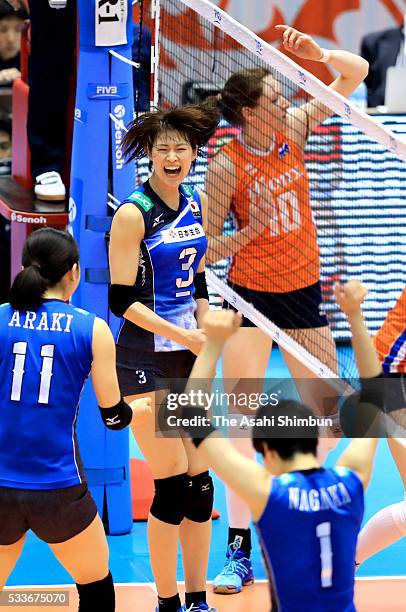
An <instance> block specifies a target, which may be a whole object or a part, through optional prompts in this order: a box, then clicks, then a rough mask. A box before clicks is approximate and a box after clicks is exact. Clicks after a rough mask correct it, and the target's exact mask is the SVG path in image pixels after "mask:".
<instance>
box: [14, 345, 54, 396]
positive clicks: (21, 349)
mask: <svg viewBox="0 0 406 612" xmlns="http://www.w3.org/2000/svg"><path fill="white" fill-rule="evenodd" d="M27 346H28V343H27V342H15V343H14V344H13V353H14V355H15V359H14V368H13V380H12V383H11V398H10V399H11V400H12V401H14V402H19V401H20V399H21V389H22V386H23V378H24V373H25V370H24V366H25V358H26V356H27ZM54 350H55V346H54V345H53V344H44V345H43V346H41V357H42V367H41V372H40V376H41V379H40V386H39V393H38V400H37V401H38V403H39V404H47V403H48V402H49V391H50V388H51V378H52V366H53V362H54Z"/></svg>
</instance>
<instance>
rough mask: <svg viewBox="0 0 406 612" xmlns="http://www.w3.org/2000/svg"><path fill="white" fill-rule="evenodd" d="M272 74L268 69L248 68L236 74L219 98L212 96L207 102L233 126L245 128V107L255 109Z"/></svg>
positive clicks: (229, 80)
mask: <svg viewBox="0 0 406 612" xmlns="http://www.w3.org/2000/svg"><path fill="white" fill-rule="evenodd" d="M270 74H272V73H271V71H270V70H267V69H266V68H247V69H245V70H241V71H240V72H234V73H233V74H232V75H231V76H230V78H229V79H228V80H227V82H226V84H225V85H224V88H223V89H222V91H221V92H220V93H219V94H217V96H210V98H208V99H207V102H208V103H210V104H211V105H212V106H214V107H216V108H217V109H218V110H219V112H220V113H221V114H222V115H223V117H224V119H226V120H227V121H228V122H229V123H231V124H232V125H237V126H243V125H244V117H243V114H242V112H241V111H242V109H243V108H244V107H247V106H248V107H250V108H255V107H256V106H257V104H258V100H259V98H260V97H261V96H262V94H263V92H264V79H265V78H266V77H267V76H268V75H270Z"/></svg>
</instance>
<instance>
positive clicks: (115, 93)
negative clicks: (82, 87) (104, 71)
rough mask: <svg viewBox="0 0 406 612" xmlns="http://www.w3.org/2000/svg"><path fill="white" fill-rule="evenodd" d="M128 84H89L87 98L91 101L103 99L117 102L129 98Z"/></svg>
mask: <svg viewBox="0 0 406 612" xmlns="http://www.w3.org/2000/svg"><path fill="white" fill-rule="evenodd" d="M128 92H129V86H128V83H116V84H111V83H89V84H88V86H87V97H88V98H90V99H91V100H94V99H95V98H102V99H103V100H115V99H122V98H128Z"/></svg>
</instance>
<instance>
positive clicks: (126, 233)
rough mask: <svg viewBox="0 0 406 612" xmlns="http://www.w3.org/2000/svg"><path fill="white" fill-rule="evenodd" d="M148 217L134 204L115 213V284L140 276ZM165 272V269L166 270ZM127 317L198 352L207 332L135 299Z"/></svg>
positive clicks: (112, 256) (112, 237) (111, 258)
mask: <svg viewBox="0 0 406 612" xmlns="http://www.w3.org/2000/svg"><path fill="white" fill-rule="evenodd" d="M144 233H145V227H144V220H143V218H142V214H141V213H140V211H139V210H138V209H137V208H136V207H135V206H133V205H132V204H124V205H123V206H121V207H120V208H119V210H118V211H117V213H116V214H115V216H114V219H113V223H112V225H111V233H110V249H109V262H110V275H111V282H112V284H117V285H128V286H130V287H132V286H133V285H134V283H135V281H136V278H137V271H138V262H139V256H140V245H141V242H142V240H143V238H144ZM163 273H165V272H163ZM123 316H124V318H125V319H128V320H129V321H131V323H134V324H135V325H139V326H140V327H142V328H144V329H146V330H148V331H150V332H153V333H154V334H159V335H160V336H165V337H166V338H170V339H171V340H173V341H175V342H179V344H183V345H185V346H187V347H188V348H189V349H190V350H191V351H193V352H194V353H196V354H198V353H199V351H200V349H201V347H202V345H203V342H204V335H203V334H202V332H201V331H199V330H186V329H183V328H182V327H178V326H177V325H174V324H173V323H170V322H169V321H166V320H165V319H163V318H162V317H160V316H159V315H157V314H156V313H155V312H153V311H152V310H151V309H150V308H148V307H147V306H145V305H144V304H142V303H141V302H137V301H135V302H134V303H133V304H131V306H129V308H127V310H126V311H125V313H124V315H123Z"/></svg>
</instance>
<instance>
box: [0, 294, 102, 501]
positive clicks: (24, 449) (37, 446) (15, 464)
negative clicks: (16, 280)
mask: <svg viewBox="0 0 406 612" xmlns="http://www.w3.org/2000/svg"><path fill="white" fill-rule="evenodd" d="M94 320H95V316H94V315H93V314H90V313H88V312H86V311H85V310H81V309H80V308H75V307H74V306H72V305H70V304H66V303H65V302H63V301H61V300H44V302H43V303H42V305H41V307H40V308H39V309H38V310H37V311H35V312H33V311H17V310H13V308H12V307H11V306H10V304H3V305H2V306H0V393H1V411H0V486H3V487H12V488H18V489H57V488H64V487H70V486H73V485H77V484H80V483H82V482H83V480H84V477H83V470H82V466H81V460H80V456H79V453H78V447H77V441H76V434H75V424H76V417H77V412H78V406H79V400H80V395H81V392H82V389H83V385H84V382H85V380H86V378H87V377H88V375H89V372H90V368H91V364H92V338H93V325H94Z"/></svg>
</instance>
